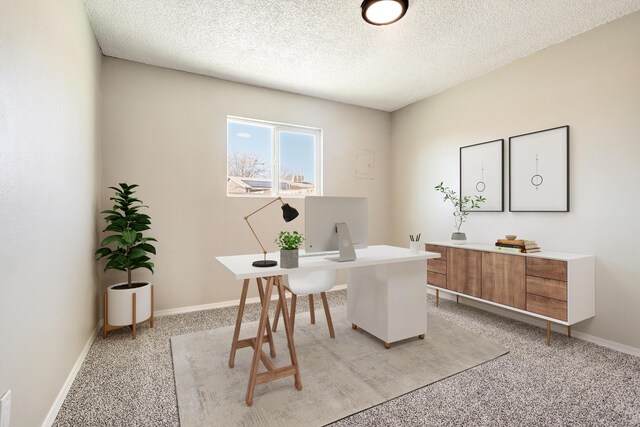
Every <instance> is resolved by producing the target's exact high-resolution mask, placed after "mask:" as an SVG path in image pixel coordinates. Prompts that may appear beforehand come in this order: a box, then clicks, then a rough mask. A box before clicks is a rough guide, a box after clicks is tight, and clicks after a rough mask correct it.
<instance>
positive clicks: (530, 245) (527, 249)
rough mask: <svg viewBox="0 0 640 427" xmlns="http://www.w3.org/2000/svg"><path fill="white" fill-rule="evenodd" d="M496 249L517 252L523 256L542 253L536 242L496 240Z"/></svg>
mask: <svg viewBox="0 0 640 427" xmlns="http://www.w3.org/2000/svg"><path fill="white" fill-rule="evenodd" d="M496 249H498V250H501V251H505V252H516V253H523V254H530V253H534V252H540V247H539V246H538V244H537V243H536V241H535V240H507V239H498V240H496Z"/></svg>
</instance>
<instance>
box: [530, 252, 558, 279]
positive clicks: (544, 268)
mask: <svg viewBox="0 0 640 427" xmlns="http://www.w3.org/2000/svg"><path fill="white" fill-rule="evenodd" d="M527 274H528V275H529V276H538V277H544V278H547V279H553V280H560V281H563V282H566V281H567V262H566V261H557V260H555V259H544V258H531V257H527Z"/></svg>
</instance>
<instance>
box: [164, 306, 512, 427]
mask: <svg viewBox="0 0 640 427" xmlns="http://www.w3.org/2000/svg"><path fill="white" fill-rule="evenodd" d="M318 314H320V313H318ZM318 317H319V319H322V320H324V318H321V317H320V316H318ZM332 317H333V322H334V327H335V330H336V337H335V339H331V338H329V334H328V331H327V328H326V323H325V322H323V321H320V320H319V321H318V322H317V323H316V324H315V325H312V324H311V322H310V320H309V313H304V314H301V315H299V316H296V328H295V329H296V330H295V342H296V351H297V354H298V361H299V363H300V375H301V377H302V384H303V389H302V390H300V391H298V390H296V389H295V387H294V386H293V377H287V378H282V379H280V380H277V381H273V382H269V383H266V384H259V385H257V386H256V389H255V395H254V403H253V406H251V407H249V406H247V404H246V403H245V393H246V390H247V382H248V378H249V368H250V366H251V360H252V355H253V350H252V349H251V348H246V349H239V350H238V352H237V355H236V360H235V367H234V368H233V369H231V368H229V365H228V360H229V347H230V345H231V339H232V337H233V327H232V326H228V327H226V328H219V329H212V330H209V331H203V332H196V333H193V334H187V335H179V336H175V337H173V338H171V349H172V352H173V367H174V372H175V378H176V393H177V396H178V408H179V409H178V412H179V414H180V425H181V426H182V427H207V426H212V425H215V424H217V423H218V422H219V421H220V420H224V422H225V424H226V425H242V426H292V427H296V426H301V425H305V424H308V422H309V420H313V422H314V423H315V424H316V425H323V424H327V423H329V422H332V421H335V420H339V419H340V418H343V417H346V416H348V415H351V414H354V413H356V412H359V411H362V410H364V409H367V408H370V407H372V406H374V405H377V404H380V403H382V402H385V401H387V400H390V399H392V398H394V397H397V396H399V395H401V394H404V393H408V392H410V391H413V390H415V389H417V388H420V387H424V386H425V385H427V384H431V383H433V382H435V381H439V380H441V379H443V378H446V377H449V376H451V375H455V374H457V373H459V372H461V371H463V370H465V369H469V368H471V367H473V366H477V365H479V364H480V363H485V362H487V361H489V360H492V359H494V358H496V357H499V356H501V355H503V354H505V353H506V351H505V349H504V348H503V347H501V346H499V345H496V344H494V343H492V342H490V341H489V340H487V339H485V338H482V337H480V336H478V335H476V334H473V333H472V332H469V331H468V330H466V329H464V328H461V327H459V326H456V325H454V324H452V323H451V322H448V321H446V320H444V319H442V318H440V317H438V316H434V315H430V316H429V319H428V323H429V327H428V333H427V336H426V339H424V340H422V339H418V338H412V339H407V340H404V341H401V342H399V343H395V344H394V345H393V346H392V347H391V348H390V349H385V348H384V346H383V345H382V341H380V340H378V339H376V338H375V337H372V336H371V335H369V334H368V333H366V332H364V331H362V330H353V329H352V328H351V323H350V322H348V321H347V310H346V308H345V307H344V306H339V307H334V309H333V310H332ZM425 326H426V325H425ZM242 329H243V331H244V333H243V334H241V337H243V336H251V335H255V331H256V330H257V329H258V323H257V322H251V323H243V325H242ZM274 341H275V348H276V349H277V356H276V357H275V358H274V359H271V360H272V361H273V362H274V363H275V365H276V366H285V365H289V364H290V359H289V354H288V352H287V344H286V339H285V334H284V332H283V331H278V333H276V334H274ZM263 348H264V350H265V351H266V352H267V353H268V351H269V350H268V345H265V346H263ZM265 371H266V369H265V368H264V367H263V366H262V365H261V366H260V368H259V372H265Z"/></svg>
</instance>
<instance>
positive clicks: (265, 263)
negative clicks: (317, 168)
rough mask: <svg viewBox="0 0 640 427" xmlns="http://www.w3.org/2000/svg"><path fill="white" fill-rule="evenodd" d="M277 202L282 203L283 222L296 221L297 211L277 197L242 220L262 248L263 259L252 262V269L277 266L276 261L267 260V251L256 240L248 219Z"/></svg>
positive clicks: (256, 236)
mask: <svg viewBox="0 0 640 427" xmlns="http://www.w3.org/2000/svg"><path fill="white" fill-rule="evenodd" d="M278 200H280V203H282V218H283V219H284V221H285V222H290V221H293V220H294V219H296V218H297V217H298V211H297V210H296V209H295V208H292V207H291V206H290V205H289V203H285V202H283V201H282V197H278V198H277V199H275V200H272V201H270V202H269V203H267V204H266V205H264V206H263V207H261V208H260V209H257V210H255V211H253V212H251V213H250V214H249V215H247V216H245V217H244V220H245V221H247V225H248V226H249V228H250V229H251V232H252V233H253V236H254V237H255V238H256V240H257V241H258V244H259V245H260V247H261V248H262V254H263V255H264V258H263V259H260V260H258V261H254V262H253V263H252V264H251V265H253V266H254V267H275V266H276V265H278V261H274V260H270V259H267V250H266V249H265V248H264V246H262V243H261V242H260V239H258V235H257V234H256V232H255V231H254V230H253V227H252V226H251V224H250V223H249V217H250V216H251V215H253V214H255V213H258V212H260V211H261V210H262V209H264V208H266V207H267V206H269V205H270V204H272V203H275V202H277V201H278Z"/></svg>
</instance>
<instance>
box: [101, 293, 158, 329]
mask: <svg viewBox="0 0 640 427" xmlns="http://www.w3.org/2000/svg"><path fill="white" fill-rule="evenodd" d="M137 283H144V284H143V285H142V286H140V287H137V288H136V287H131V288H127V287H126V285H127V282H123V283H116V284H115V285H111V286H109V287H108V288H107V295H108V298H109V306H108V308H107V319H108V322H109V325H110V326H128V325H131V324H132V323H133V307H132V301H133V298H132V295H133V294H134V293H135V294H136V323H140V322H144V321H146V320H149V318H151V310H152V307H151V306H152V302H151V283H149V282H137ZM122 285H125V288H124V289H114V288H116V287H119V286H122ZM133 285H134V286H135V285H136V283H133Z"/></svg>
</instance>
